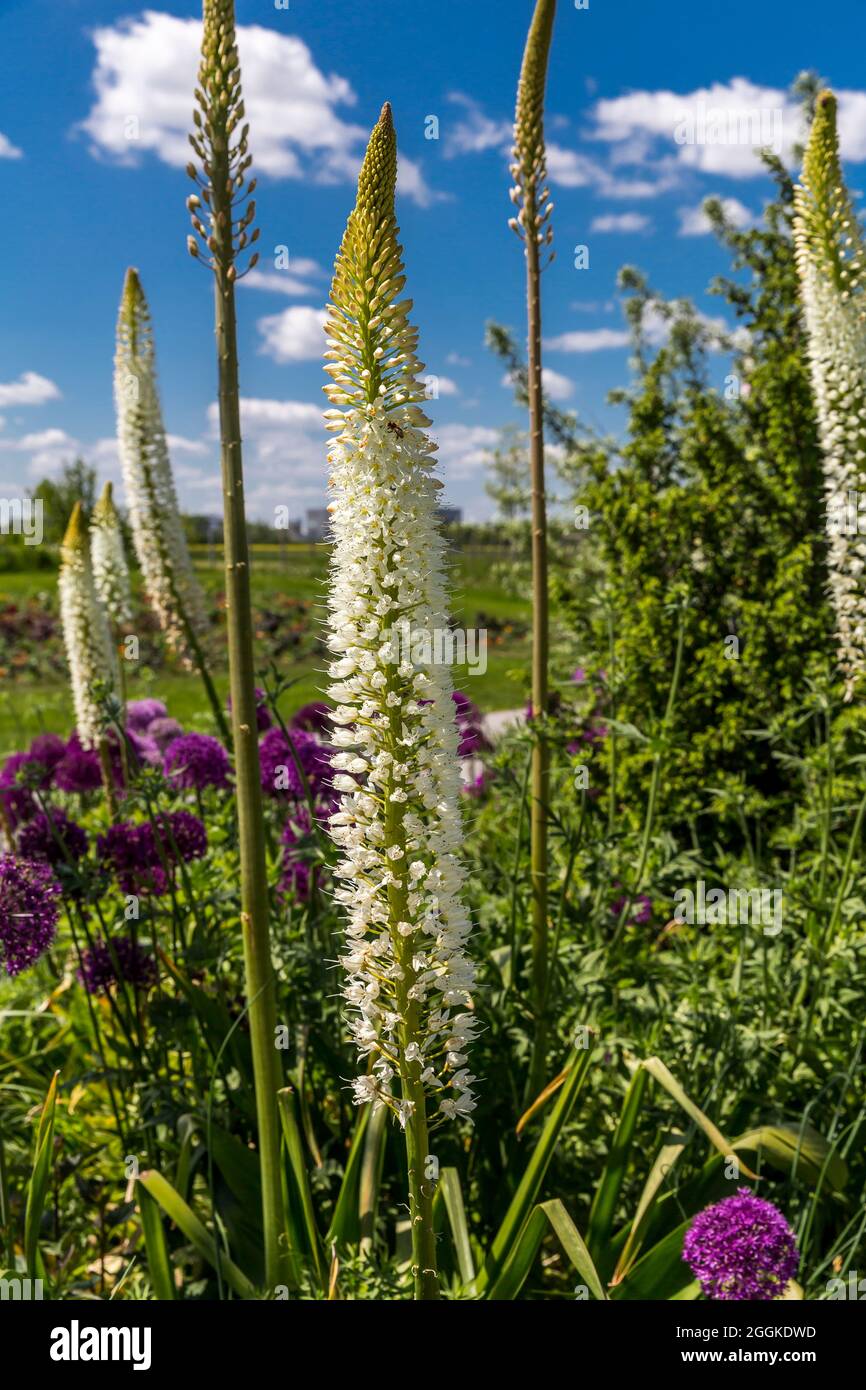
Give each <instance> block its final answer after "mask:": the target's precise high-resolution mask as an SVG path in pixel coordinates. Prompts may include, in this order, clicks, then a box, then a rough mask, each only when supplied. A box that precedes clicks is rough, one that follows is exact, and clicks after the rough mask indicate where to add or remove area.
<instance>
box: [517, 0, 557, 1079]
mask: <svg viewBox="0 0 866 1390" xmlns="http://www.w3.org/2000/svg"><path fill="white" fill-rule="evenodd" d="M555 13H556V0H538V3H537V4H536V6H535V12H534V14H533V16H532V23H531V25H530V27H529V34H528V37H527V40H526V49H525V51H524V54H523V64H522V66H521V69H520V80H519V82H518V87H517V109H516V112H515V117H514V151H513V154H514V159H513V163H512V165H511V173H512V175H513V178H514V186H513V187H512V189H511V198H512V201H513V202H514V203H515V204H517V206H518V207H519V209H520V211H519V212H518V215H517V217H516V218H513V219H512V221H511V223H510V226H511V227H512V228H513V229H514V231H516V232H517V234H518V235H519V236H520V237H521V238H522V240H523V241H524V243H525V249H526V306H527V327H528V352H527V362H528V373H527V392H528V397H529V473H530V487H531V493H532V701H531V703H532V713H533V715H534V717H535V718H536V719H539V718H540V719H542V720H543V719H544V718H545V717H546V715H547V706H548V673H547V668H548V648H549V617H548V580H547V498H546V493H545V484H544V396H543V392H542V375H541V248H542V246H548V245H549V244H550V242H551V240H552V237H553V230H552V228H551V227H550V225H549V218H550V214H551V211H552V209H553V204H552V203H549V202H548V201H547V197H548V190H547V188H546V187H545V180H546V178H547V166H546V155H545V146H544V92H545V83H546V79H547V60H548V56H549V53H550V41H551V36H552V33H553V19H554V15H555ZM535 735H536V737H535V742H534V744H533V749H532V781H531V790H532V804H531V809H530V861H531V887H532V1006H533V1011H534V1014H535V1039H534V1045H533V1051H532V1062H531V1065H530V1073H529V1078H528V1088H527V1092H528V1094H529V1093H532V1094H535V1093H536V1092H537V1091H538V1090H540V1088H541V1086H542V1084H543V1081H544V1075H545V1053H546V1042H547V1024H546V1018H545V1014H546V1009H547V992H548V968H549V967H548V953H549V948H548V910H547V898H548V892H547V889H548V884H547V877H548V844H547V809H548V803H549V800H550V752H549V749H548V746H547V740H546V737H545V730H544V725H543V723H539V724H538V725H537V726H536V729H535ZM515 968H516V967H515V963H514V962H512V969H515Z"/></svg>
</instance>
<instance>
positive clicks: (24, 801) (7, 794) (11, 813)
mask: <svg viewBox="0 0 866 1390" xmlns="http://www.w3.org/2000/svg"><path fill="white" fill-rule="evenodd" d="M30 766H31V763H30V758H29V755H28V754H27V753H13V754H12V755H11V756H10V757H8V758H7V759H6V761H5V763H4V764H3V769H2V771H0V797H2V798H3V809H4V811H5V812H6V817H7V819H8V820H9V822H10V824H11V826H12V828H13V830H14V829H15V827H16V825H20V824H21V822H22V821H25V820H29V819H30V817H31V816H34V815H35V814H36V805H37V803H36V798H35V797H34V795H33V793H32V791H31V790H30V788H29V787H26V786H22V785H21V784H20V782H19V773H20V774H21V775H22V776H26V769H28V768H30Z"/></svg>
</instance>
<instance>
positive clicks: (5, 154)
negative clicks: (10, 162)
mask: <svg viewBox="0 0 866 1390" xmlns="http://www.w3.org/2000/svg"><path fill="white" fill-rule="evenodd" d="M23 153H24V151H23V150H19V148H18V146H17V145H13V144H12V141H11V140H10V139H9V137H8V136H7V135H4V134H3V132H2V130H0V159H21V157H22V155H23Z"/></svg>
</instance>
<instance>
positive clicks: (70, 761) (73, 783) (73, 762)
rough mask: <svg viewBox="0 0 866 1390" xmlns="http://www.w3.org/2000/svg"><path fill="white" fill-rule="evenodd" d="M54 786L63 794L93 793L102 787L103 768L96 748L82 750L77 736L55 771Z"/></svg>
mask: <svg viewBox="0 0 866 1390" xmlns="http://www.w3.org/2000/svg"><path fill="white" fill-rule="evenodd" d="M54 785H55V787H57V788H58V789H59V790H60V791H62V792H93V791H96V790H97V789H98V788H99V787H101V786H102V768H101V766H100V763H99V754H98V753H97V751H96V749H95V748H82V746H81V743H80V742H79V739H78V736H77V734H73V735H72V738H71V739H70V740H69V742H68V743H67V745H66V752H65V754H64V755H63V757H62V758H61V760H60V762H59V763H58V764H57V766H56V767H55V769H54Z"/></svg>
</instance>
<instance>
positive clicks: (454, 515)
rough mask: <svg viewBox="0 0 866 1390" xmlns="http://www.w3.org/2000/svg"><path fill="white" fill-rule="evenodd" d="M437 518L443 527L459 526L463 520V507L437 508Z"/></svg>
mask: <svg viewBox="0 0 866 1390" xmlns="http://www.w3.org/2000/svg"><path fill="white" fill-rule="evenodd" d="M436 517H437V520H439V521H441V522H442V525H443V526H459V525H460V523H461V521H462V520H463V509H462V508H461V507H437V508H436Z"/></svg>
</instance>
